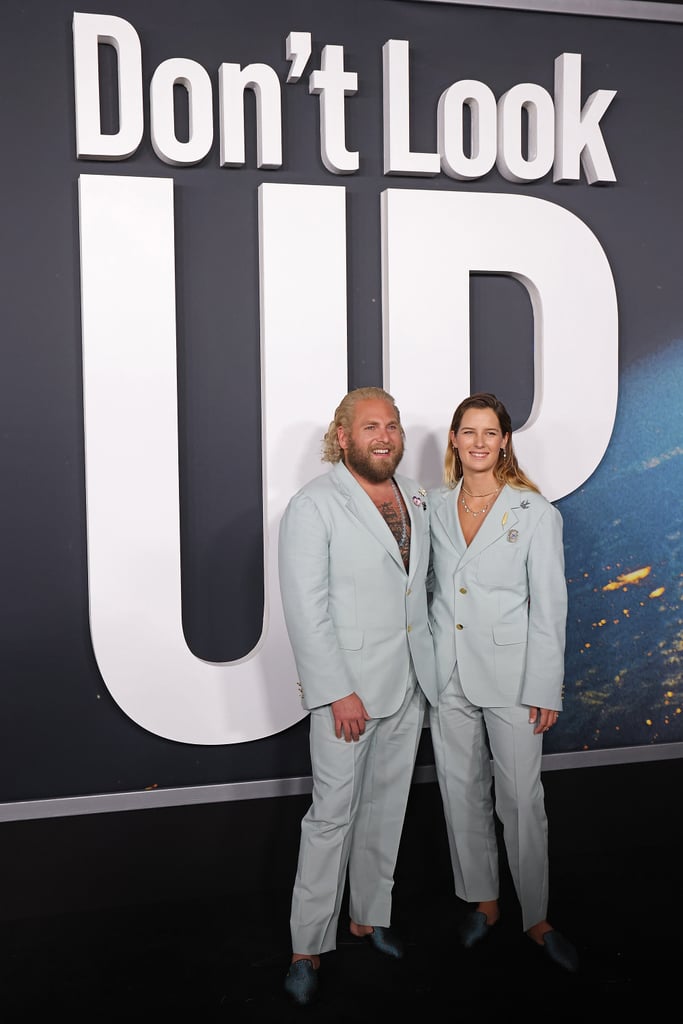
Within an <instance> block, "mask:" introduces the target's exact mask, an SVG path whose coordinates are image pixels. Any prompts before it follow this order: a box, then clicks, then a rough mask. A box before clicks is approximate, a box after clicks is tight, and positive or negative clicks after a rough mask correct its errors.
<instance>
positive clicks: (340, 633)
mask: <svg viewBox="0 0 683 1024" xmlns="http://www.w3.org/2000/svg"><path fill="white" fill-rule="evenodd" d="M337 639H338V640H339V646H340V647H341V649H342V650H343V651H359V650H360V649H361V647H362V646H363V630H362V629H338V630H337Z"/></svg>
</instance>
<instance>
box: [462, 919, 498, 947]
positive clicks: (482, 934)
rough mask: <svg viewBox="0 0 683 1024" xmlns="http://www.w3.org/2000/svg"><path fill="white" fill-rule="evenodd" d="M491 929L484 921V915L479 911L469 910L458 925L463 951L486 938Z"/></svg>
mask: <svg viewBox="0 0 683 1024" xmlns="http://www.w3.org/2000/svg"><path fill="white" fill-rule="evenodd" d="M492 927H493V926H492V925H490V924H488V922H487V920H486V914H483V913H482V912H481V910H471V911H470V913H469V914H468V915H467V916H466V917H465V920H464V921H463V923H462V924H461V925H460V931H459V935H460V941H461V943H462V944H463V946H464V947H465V949H471V948H472V946H476V944H477V943H478V942H481V940H482V939H485V938H486V936H487V935H488V934H489V932H490V931H491V928H492Z"/></svg>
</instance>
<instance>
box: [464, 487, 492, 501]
mask: <svg viewBox="0 0 683 1024" xmlns="http://www.w3.org/2000/svg"><path fill="white" fill-rule="evenodd" d="M462 489H463V491H464V492H465V494H469V496H470V498H488V496H489V494H498V491H499V490H500V487H499V488H498V489H497V490H495V491H487V492H486V494H474V492H473V491H468V490H467V488H466V487H465V485H464V484H463V485H462Z"/></svg>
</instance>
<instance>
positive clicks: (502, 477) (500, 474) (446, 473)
mask: <svg viewBox="0 0 683 1024" xmlns="http://www.w3.org/2000/svg"><path fill="white" fill-rule="evenodd" d="M469 409H492V410H493V412H494V413H495V414H496V417H497V418H498V423H499V424H500V429H501V432H502V433H503V434H507V435H508V439H507V443H506V445H505V447H504V448H501V449H500V452H499V453H498V462H497V463H496V466H495V469H494V471H493V472H494V474H495V477H496V480H497V481H498V483H499V484H500V485H501V486H502V485H503V484H510V486H511V487H517V488H519V489H526V490H530V491H537V492H539V493H540V490H539V488H538V487H537V485H536V484H535V483H534V482H533V480H530V479H529V477H528V476H527V475H526V473H525V472H524V470H522V469H521V468H520V466H519V463H518V462H517V456H516V455H515V450H514V448H513V445H512V421H511V420H510V414H509V413H508V411H507V409H506V408H505V406H504V405H503V403H502V402H501V401H500V399H498V398H496V396H495V395H492V394H491V393H490V392H488V391H478V392H477V393H476V394H474V395H470V396H469V398H464V399H463V400H462V402H461V403H460V405H459V406H458V407H457V409H456V410H455V412H454V413H453V419H452V420H451V425H450V427H449V428H448V441H447V443H446V454H445V456H444V460H443V482H444V483H445V484H446V486H447V487H451V488H452V487H455V486H456V485H457V483H458V481H459V480H460V479H461V478H462V463H461V461H460V456H459V455H458V453H457V451H456V450H455V449H454V448H453V444H452V442H451V431H452V432H453V433H454V434H457V432H458V430H459V429H460V424H461V422H462V418H463V416H464V415H465V413H466V412H467V411H468V410H469Z"/></svg>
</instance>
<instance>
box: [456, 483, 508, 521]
mask: <svg viewBox="0 0 683 1024" xmlns="http://www.w3.org/2000/svg"><path fill="white" fill-rule="evenodd" d="M464 490H465V488H464V487H463V488H461V490H460V504H461V505H462V507H463V508H464V509H465V512H469V514H470V515H471V516H474V518H475V519H476V518H477V516H483V515H484V513H486V512H488V510H489V505H490V504H491V502H490V501H487V502H486V504H485V505H484V506H483V508H480V509H479V511H478V512H475V511H474V509H473V508H470V506H469V505H468V504H467V502H466V501H465V494H463V491H464ZM499 491H500V487H499V488H498V490H496V491H489V494H498V492H499ZM465 493H466V494H469V495H470V498H485V497H486V495H485V494H470V492H469V491H466V492H465Z"/></svg>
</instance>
